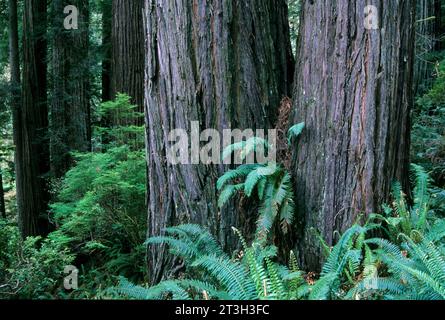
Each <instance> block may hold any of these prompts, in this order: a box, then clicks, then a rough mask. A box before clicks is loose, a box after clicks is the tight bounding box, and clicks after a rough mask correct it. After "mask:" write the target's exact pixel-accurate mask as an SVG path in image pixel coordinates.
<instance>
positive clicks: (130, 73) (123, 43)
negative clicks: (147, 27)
mask: <svg viewBox="0 0 445 320" xmlns="http://www.w3.org/2000/svg"><path fill="white" fill-rule="evenodd" d="M143 9H144V1H128V0H113V8H112V17H113V18H112V33H111V44H112V45H111V48H112V59H111V75H112V77H111V96H112V98H114V97H115V96H116V94H117V93H125V94H128V95H129V96H130V97H131V98H132V103H134V104H135V105H137V106H138V109H137V111H138V112H140V113H143V112H144V65H145V57H144V44H145V39H144V25H143V13H144V12H143ZM117 121H118V122H119V121H123V122H124V123H126V122H125V119H117ZM143 123H144V119H143V117H141V118H139V119H137V120H136V123H135V124H137V125H143Z"/></svg>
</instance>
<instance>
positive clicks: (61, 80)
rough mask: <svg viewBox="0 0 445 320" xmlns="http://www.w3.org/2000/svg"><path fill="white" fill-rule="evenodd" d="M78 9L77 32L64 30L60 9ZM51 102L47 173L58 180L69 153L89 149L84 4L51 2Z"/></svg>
mask: <svg viewBox="0 0 445 320" xmlns="http://www.w3.org/2000/svg"><path fill="white" fill-rule="evenodd" d="M68 5H74V6H75V7H76V8H77V9H78V14H79V16H78V29H69V30H65V28H64V19H65V17H66V14H65V13H64V8H65V7H66V6H68ZM52 11H53V17H52V18H53V39H54V40H53V50H52V63H51V66H52V80H53V81H52V83H53V88H52V89H53V92H52V100H51V117H50V128H51V144H50V147H51V172H52V175H53V177H55V178H60V177H62V176H63V175H64V174H65V173H66V172H67V171H68V169H69V168H70V167H71V165H72V163H73V159H72V157H71V155H70V152H73V151H78V152H86V151H88V150H90V149H91V129H90V82H89V78H90V77H89V59H88V47H89V39H88V37H89V35H88V30H89V9H88V0H75V1H71V0H70V1H68V0H54V1H53V3H52Z"/></svg>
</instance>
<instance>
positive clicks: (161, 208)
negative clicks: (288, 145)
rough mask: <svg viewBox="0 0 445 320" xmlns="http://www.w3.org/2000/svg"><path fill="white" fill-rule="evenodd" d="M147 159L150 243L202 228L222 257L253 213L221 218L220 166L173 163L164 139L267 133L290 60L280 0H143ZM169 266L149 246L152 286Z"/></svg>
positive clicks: (288, 77)
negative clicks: (179, 230)
mask: <svg viewBox="0 0 445 320" xmlns="http://www.w3.org/2000/svg"><path fill="white" fill-rule="evenodd" d="M145 26H146V36H147V48H146V55H147V56H146V64H147V65H146V73H145V76H146V80H145V81H146V87H145V117H146V119H145V120H146V127H147V132H146V152H147V165H148V199H147V202H148V236H149V237H150V236H156V235H161V234H163V229H164V228H165V227H166V226H171V225H177V224H180V223H185V222H191V223H198V224H201V225H204V226H207V227H209V229H210V230H211V232H212V233H213V234H214V235H216V237H217V238H218V239H219V241H220V243H221V244H222V245H223V247H224V248H225V249H227V250H231V249H233V248H234V247H235V246H236V239H235V237H234V235H233V234H232V231H231V227H232V226H235V227H238V228H241V229H243V230H246V229H248V228H249V227H248V226H250V227H251V226H252V225H253V224H254V223H255V220H256V215H252V214H246V213H242V211H241V210H239V209H238V208H237V206H235V205H231V206H227V207H226V208H224V209H223V210H221V211H220V210H219V209H218V206H217V192H216V187H215V183H216V179H217V178H218V177H219V176H220V175H221V174H222V173H223V172H224V170H225V169H227V168H225V167H224V166H216V165H171V164H169V163H168V162H167V159H166V150H167V148H169V145H170V144H169V142H168V133H169V132H170V131H171V130H174V129H181V128H182V129H185V130H187V132H189V133H190V131H191V128H190V127H191V121H198V122H199V123H200V129H201V130H205V129H208V128H214V129H217V130H218V131H219V132H221V134H222V130H223V129H229V128H230V127H232V128H239V129H241V130H244V129H247V128H252V129H256V128H258V129H262V128H264V129H268V128H270V127H271V126H273V124H274V122H275V119H276V117H277V114H278V107H279V104H280V100H281V98H282V97H283V96H287V95H289V93H290V87H291V82H292V77H293V57H292V54H291V47H290V42H289V31H288V23H287V6H286V3H285V1H282V0H274V1H270V0H258V1H232V0H214V1H202V0H194V1H189V0H179V1H166V0H161V1H153V0H152V1H147V4H146V8H145ZM174 264H175V262H174V261H171V260H170V258H169V255H168V253H167V251H166V247H165V246H150V247H149V248H148V266H149V274H150V277H151V281H152V282H153V283H155V282H157V281H159V280H160V279H161V278H162V277H163V276H168V274H169V272H170V271H171V270H172V266H173V265H174Z"/></svg>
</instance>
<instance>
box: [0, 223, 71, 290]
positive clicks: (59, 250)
mask: <svg viewBox="0 0 445 320" xmlns="http://www.w3.org/2000/svg"><path fill="white" fill-rule="evenodd" d="M73 260H74V255H73V254H71V253H70V252H69V250H68V249H67V248H66V247H65V246H63V241H58V239H55V238H54V237H52V238H48V239H45V240H43V239H42V238H40V237H29V238H27V239H26V240H24V241H23V240H22V239H21V237H20V234H19V230H18V228H17V227H16V226H15V225H13V224H12V223H9V222H6V221H3V220H0V298H3V299H8V298H34V299H54V298H57V297H59V293H60V291H61V290H62V289H61V288H62V287H63V279H64V277H65V275H64V272H63V271H64V268H65V266H67V265H71V264H72V263H73Z"/></svg>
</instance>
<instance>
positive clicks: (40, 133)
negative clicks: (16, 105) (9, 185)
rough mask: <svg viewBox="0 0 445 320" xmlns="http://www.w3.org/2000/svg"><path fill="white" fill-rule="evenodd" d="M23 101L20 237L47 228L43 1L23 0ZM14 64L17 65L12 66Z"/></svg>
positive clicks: (18, 152) (18, 147)
mask: <svg viewBox="0 0 445 320" xmlns="http://www.w3.org/2000/svg"><path fill="white" fill-rule="evenodd" d="M24 4H25V5H24V17H23V62H24V63H23V82H22V104H21V110H20V112H19V117H20V120H19V121H18V123H19V126H18V127H17V128H15V130H18V131H19V132H18V133H17V135H16V137H17V138H18V140H16V166H17V169H18V170H17V172H18V174H17V205H18V214H19V217H18V218H19V227H20V230H21V233H22V236H23V237H26V236H33V235H40V234H44V233H46V232H47V231H48V226H49V225H48V220H47V219H46V210H47V204H48V200H49V192H48V185H47V179H46V176H45V175H46V174H47V173H48V172H49V144H48V140H47V136H48V107H47V80H46V50H47V41H46V1H40V0H25V2H24ZM14 67H16V66H14Z"/></svg>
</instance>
